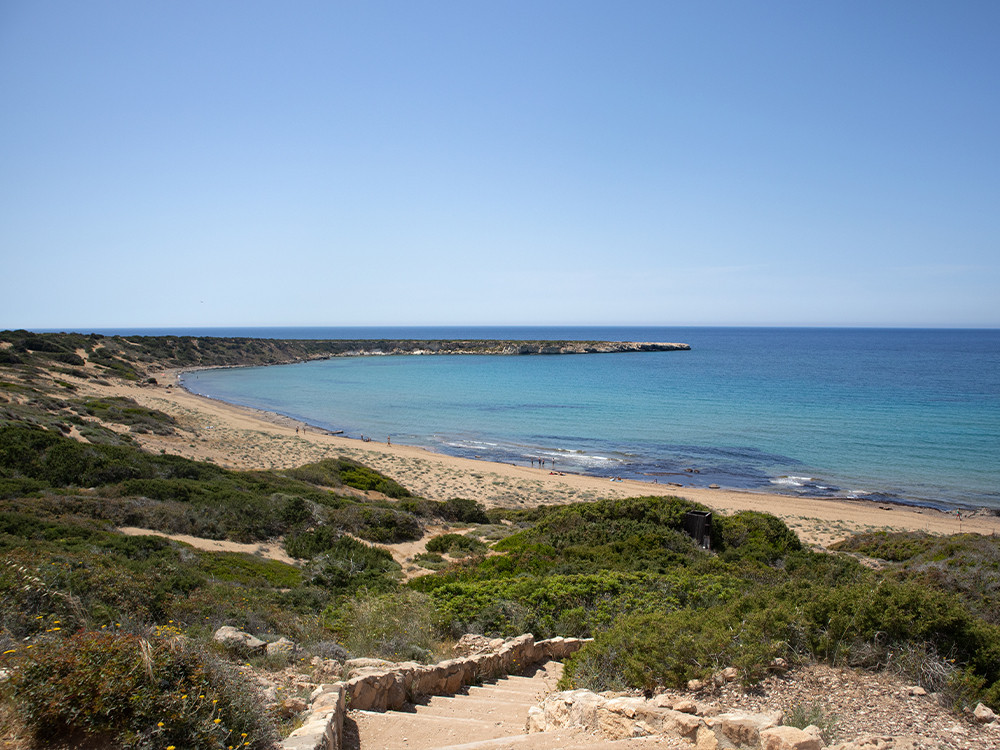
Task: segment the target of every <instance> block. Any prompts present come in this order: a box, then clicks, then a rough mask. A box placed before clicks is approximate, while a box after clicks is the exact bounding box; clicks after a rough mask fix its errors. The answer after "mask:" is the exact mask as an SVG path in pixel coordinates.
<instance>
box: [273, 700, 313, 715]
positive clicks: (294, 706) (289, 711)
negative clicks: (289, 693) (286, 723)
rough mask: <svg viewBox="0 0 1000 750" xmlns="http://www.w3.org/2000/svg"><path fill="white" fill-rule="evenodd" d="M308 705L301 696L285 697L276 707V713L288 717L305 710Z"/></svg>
mask: <svg viewBox="0 0 1000 750" xmlns="http://www.w3.org/2000/svg"><path fill="white" fill-rule="evenodd" d="M308 707H309V705H308V704H307V703H306V702H305V701H304V700H302V699H301V698H285V700H283V701H282V702H281V705H280V706H279V708H278V713H279V714H280V715H281V716H282V717H283V718H285V719H290V718H292V717H293V716H297V715H298V714H300V713H302V712H303V711H305V710H306V709H307V708H308Z"/></svg>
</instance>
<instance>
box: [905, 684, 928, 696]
mask: <svg viewBox="0 0 1000 750" xmlns="http://www.w3.org/2000/svg"><path fill="white" fill-rule="evenodd" d="M905 690H906V694H907V695H927V691H926V690H924V689H923V688H922V687H920V685H908V686H907V687H906V688H905Z"/></svg>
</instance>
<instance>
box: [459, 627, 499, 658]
mask: <svg viewBox="0 0 1000 750" xmlns="http://www.w3.org/2000/svg"><path fill="white" fill-rule="evenodd" d="M501 646H503V638H487V637H486V636H485V635H477V634H475V633H466V634H465V635H463V636H462V637H461V638H459V639H458V643H456V644H455V645H454V646H453V647H452V650H453V651H454V652H455V655H456V656H471V655H472V654H486V653H491V652H494V651H499V650H500V647H501Z"/></svg>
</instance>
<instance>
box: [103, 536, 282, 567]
mask: <svg viewBox="0 0 1000 750" xmlns="http://www.w3.org/2000/svg"><path fill="white" fill-rule="evenodd" d="M118 531H120V532H121V533H123V534H125V535H126V536H162V537H166V538H167V539H173V540H174V541H175V542H184V544H190V545H191V546H192V547H194V548H195V549H200V550H205V551H206V552H242V553H244V554H247V555H257V556H259V557H265V558H267V559H268V560H278V561H280V562H283V563H288V564H289V565H294V564H295V563H296V562H298V561H297V560H295V558H293V557H289V556H288V554H287V553H286V552H285V548H284V547H282V546H281V542H280V541H278V542H258V543H256V544H240V543H239V542H227V541H224V540H219V539H203V538H201V537H198V536H189V535H187V534H167V533H165V532H163V531H154V530H153V529H140V528H138V527H136V526H120V527H118Z"/></svg>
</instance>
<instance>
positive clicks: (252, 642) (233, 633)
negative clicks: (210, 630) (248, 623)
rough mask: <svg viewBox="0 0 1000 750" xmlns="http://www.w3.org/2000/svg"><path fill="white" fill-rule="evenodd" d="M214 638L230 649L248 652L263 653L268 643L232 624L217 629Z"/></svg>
mask: <svg viewBox="0 0 1000 750" xmlns="http://www.w3.org/2000/svg"><path fill="white" fill-rule="evenodd" d="M212 639H213V640H214V641H215V642H216V643H221V644H222V645H223V646H225V647H226V648H227V649H229V650H230V651H236V652H239V653H246V654H262V653H264V649H265V648H266V647H267V643H266V642H265V641H262V640H261V639H260V638H256V637H254V636H252V635H250V634H249V633H245V632H243V631H242V630H240V629H239V628H234V627H232V626H231V625H223V626H222V627H221V628H219V629H218V630H216V631H215V634H214V635H213V636H212Z"/></svg>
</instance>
